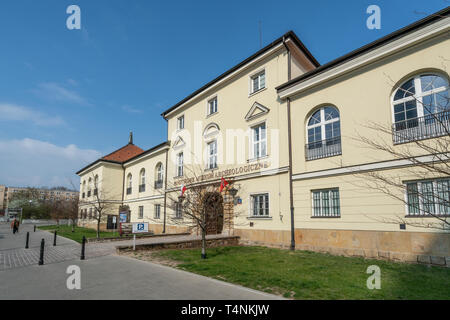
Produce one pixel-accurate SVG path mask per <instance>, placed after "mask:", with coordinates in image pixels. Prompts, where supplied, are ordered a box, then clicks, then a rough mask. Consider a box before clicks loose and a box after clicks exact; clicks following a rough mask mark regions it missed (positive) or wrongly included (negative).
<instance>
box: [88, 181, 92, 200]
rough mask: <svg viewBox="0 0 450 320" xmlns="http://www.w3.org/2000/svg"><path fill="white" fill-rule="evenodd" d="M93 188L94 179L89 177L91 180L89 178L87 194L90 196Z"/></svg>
mask: <svg viewBox="0 0 450 320" xmlns="http://www.w3.org/2000/svg"><path fill="white" fill-rule="evenodd" d="M91 190H92V179H91V178H89V180H88V192H87V196H88V197H90V196H91Z"/></svg>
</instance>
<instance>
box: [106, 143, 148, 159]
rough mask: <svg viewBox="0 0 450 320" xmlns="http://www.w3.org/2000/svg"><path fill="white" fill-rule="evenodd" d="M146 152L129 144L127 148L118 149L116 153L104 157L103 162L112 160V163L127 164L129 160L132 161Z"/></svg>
mask: <svg viewBox="0 0 450 320" xmlns="http://www.w3.org/2000/svg"><path fill="white" fill-rule="evenodd" d="M142 152H144V150H142V149H141V148H139V147H137V146H135V145H134V144H132V143H129V144H127V145H126V146H124V147H122V148H120V149H117V150H116V151H114V152H111V153H110V154H108V155H106V156H104V157H103V158H102V159H103V160H111V161H117V162H125V161H127V160H128V159H131V158H133V157H135V156H137V155H139V154H141V153H142Z"/></svg>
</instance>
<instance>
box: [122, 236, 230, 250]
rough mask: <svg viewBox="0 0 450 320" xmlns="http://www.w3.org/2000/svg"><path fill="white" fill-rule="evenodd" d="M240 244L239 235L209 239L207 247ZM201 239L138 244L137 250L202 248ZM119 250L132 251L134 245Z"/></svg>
mask: <svg viewBox="0 0 450 320" xmlns="http://www.w3.org/2000/svg"><path fill="white" fill-rule="evenodd" d="M237 245H239V237H237V236H232V237H222V238H217V239H207V240H206V247H207V248H212V247H220V246H237ZM201 247H202V241H201V240H181V241H171V242H159V243H148V244H139V245H136V250H160V249H192V248H201ZM116 248H117V250H118V251H130V250H133V246H118V247H116Z"/></svg>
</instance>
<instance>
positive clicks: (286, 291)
mask: <svg viewBox="0 0 450 320" xmlns="http://www.w3.org/2000/svg"><path fill="white" fill-rule="evenodd" d="M207 255H208V259H206V260H202V259H200V249H184V250H162V251H155V252H152V253H151V256H153V257H155V259H167V260H172V261H177V262H178V263H179V264H177V268H180V269H183V270H186V271H190V272H194V273H198V274H201V275H204V276H208V277H212V278H216V279H219V280H224V281H228V282H232V283H236V284H240V285H243V286H245V287H249V288H254V289H258V290H262V291H265V292H269V293H274V294H279V295H283V296H285V297H291V298H295V299H450V268H445V267H444V268H443V267H434V266H433V267H431V266H425V265H416V264H406V263H396V262H387V261H380V260H365V259H363V258H349V257H340V256H332V255H328V254H322V253H315V252H308V251H295V252H291V251H289V250H281V249H273V248H266V247H243V246H242V247H241V246H237V247H218V248H209V249H207ZM370 265H377V266H379V267H380V269H381V289H380V290H376V289H374V290H369V289H367V286H366V281H367V278H368V277H369V276H370V274H367V273H366V270H367V267H368V266H370Z"/></svg>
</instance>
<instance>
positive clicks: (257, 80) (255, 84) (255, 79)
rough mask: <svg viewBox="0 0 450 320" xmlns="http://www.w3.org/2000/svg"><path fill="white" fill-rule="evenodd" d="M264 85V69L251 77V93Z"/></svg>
mask: <svg viewBox="0 0 450 320" xmlns="http://www.w3.org/2000/svg"><path fill="white" fill-rule="evenodd" d="M265 87H266V71H262V72H260V73H258V74H255V75H254V76H252V77H251V93H255V92H257V91H259V90H262V89H264V88H265Z"/></svg>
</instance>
